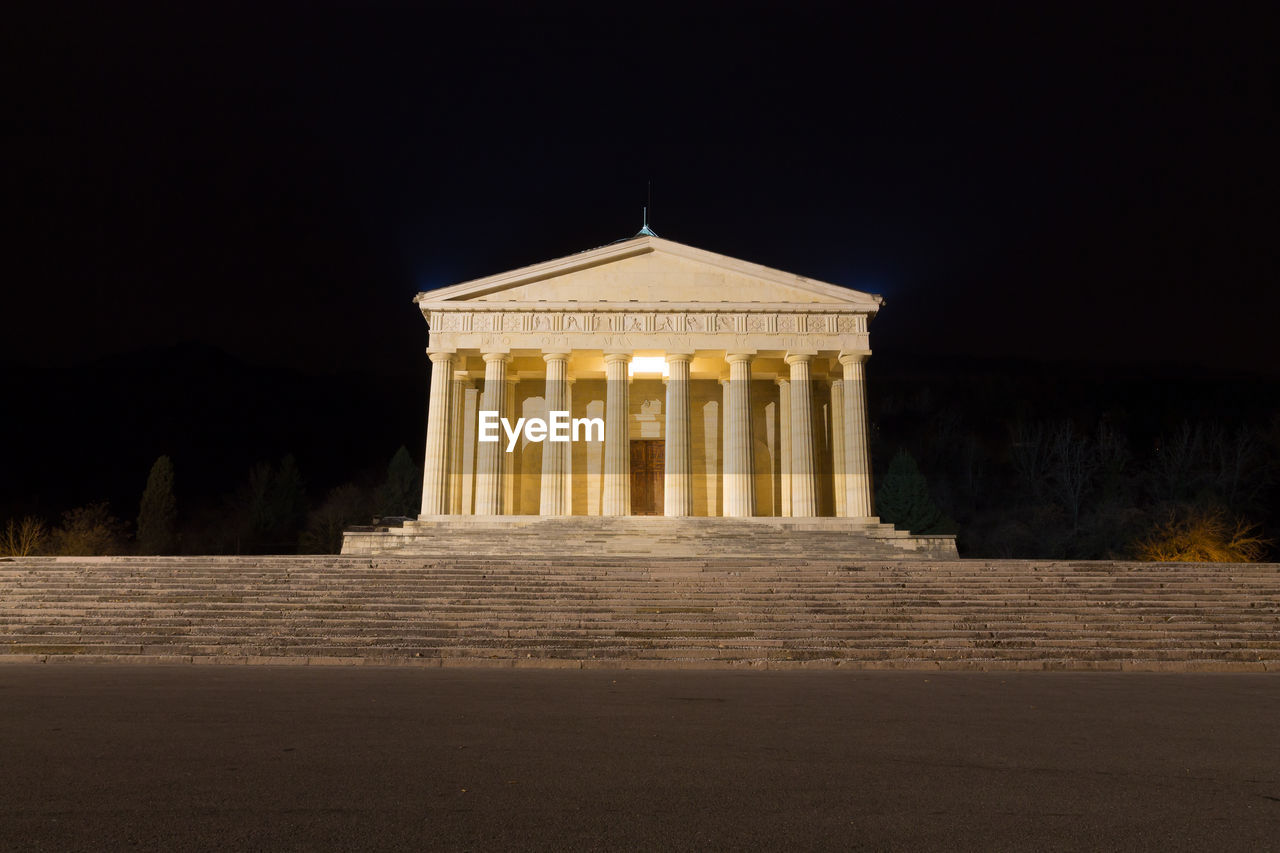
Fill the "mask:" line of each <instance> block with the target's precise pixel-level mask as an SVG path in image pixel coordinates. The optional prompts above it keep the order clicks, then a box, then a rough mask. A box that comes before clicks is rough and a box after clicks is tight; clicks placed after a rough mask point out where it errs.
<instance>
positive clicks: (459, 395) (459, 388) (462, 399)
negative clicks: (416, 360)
mask: <svg viewBox="0 0 1280 853" xmlns="http://www.w3.org/2000/svg"><path fill="white" fill-rule="evenodd" d="M459 361H461V359H459ZM469 387H471V378H470V377H468V376H467V373H466V371H463V370H458V371H454V374H453V388H452V389H450V391H449V500H448V507H449V509H448V512H449V514H450V515H461V514H462V481H463V478H464V477H465V472H464V467H463V444H462V439H463V436H464V435H466V425H465V424H464V423H463V422H462V417H463V413H464V411H465V409H466V402H467V400H466V397H467V389H468V388H469Z"/></svg>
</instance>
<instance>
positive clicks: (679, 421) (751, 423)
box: [417, 234, 882, 518]
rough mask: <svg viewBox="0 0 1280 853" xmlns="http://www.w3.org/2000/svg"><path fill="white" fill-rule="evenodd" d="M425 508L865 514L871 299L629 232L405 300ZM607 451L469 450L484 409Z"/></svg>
mask: <svg viewBox="0 0 1280 853" xmlns="http://www.w3.org/2000/svg"><path fill="white" fill-rule="evenodd" d="M417 302H418V305H419V307H420V309H421V310H422V313H423V315H424V317H425V318H426V320H427V322H428V325H429V328H430V346H429V348H428V354H429V357H430V359H431V368H432V379H431V391H430V397H429V400H428V418H427V421H428V423H427V441H426V459H425V462H424V466H423V468H424V479H423V500H422V514H423V516H426V517H436V516H446V515H476V516H506V515H525V516H536V515H541V516H566V515H581V516H586V515H603V516H626V515H666V516H671V517H686V516H724V517H734V518H748V517H757V516H781V517H794V518H804V517H819V516H829V517H831V516H834V517H849V518H870V517H871V513H872V512H873V502H872V492H871V488H872V483H871V478H870V474H869V467H868V464H867V460H868V459H869V454H868V451H867V421H866V415H865V411H866V399H865V398H866V394H865V388H864V385H863V381H862V377H863V368H862V365H863V362H864V361H865V360H866V358H867V357H868V356H870V354H871V350H870V347H869V343H868V333H867V326H868V322H869V320H870V318H871V317H873V316H874V315H875V313H876V311H877V310H878V309H879V307H880V305H881V304H882V300H881V299H880V298H879V297H877V296H873V295H870V294H865V293H860V292H857V291H851V290H847V289H845V288H841V287H837V286H835V285H829V284H823V283H820V282H815V281H812V280H809V279H804V278H802V277H799V276H794V275H791V274H789V273H783V272H779V271H777V270H771V269H768V268H766V267H760V266H758V265H755V264H749V263H745V262H742V261H737V260H734V259H732V258H726V257H724V256H721V255H714V254H712V253H709V252H703V251H701V250H698V249H693V248H691V247H688V246H683V245H681V244H679V243H672V242H670V241H666V240H661V239H659V238H657V237H654V236H652V235H647V234H642V235H640V236H637V237H636V238H634V239H632V240H628V241H622V242H619V243H615V244H612V245H610V246H605V247H602V248H600V249H595V250H592V251H590V252H583V253H580V254H578V255H573V256H570V257H568V258H563V259H560V260H556V261H551V262H549V263H546V264H538V265H535V266H532V267H526V268H524V269H522V270H516V271H513V272H511V273H505V274H501V275H498V276H492V277H489V278H486V279H481V280H478V281H475V282H469V283H467V284H462V285H456V286H454V287H449V288H445V289H443V290H437V291H432V292H428V293H423V294H420V295H419V296H418V298H417ZM558 411H563V412H568V413H569V416H570V417H571V418H573V419H587V420H599V421H603V425H604V430H603V431H604V438H603V441H599V440H595V441H591V440H578V441H570V442H560V441H550V440H537V437H536V436H535V437H530V436H529V435H527V434H521V436H520V437H519V439H518V440H517V441H516V444H515V446H514V447H512V449H511V450H510V451H508V449H507V445H508V441H507V437H506V436H505V435H504V436H502V439H501V440H500V441H498V442H489V441H479V440H478V439H479V436H480V431H479V430H478V429H477V421H478V419H479V417H480V413H481V412H496V413H497V415H498V417H500V418H506V419H508V420H509V421H510V422H511V423H513V424H514V423H516V422H517V421H518V419H520V418H525V419H533V418H540V419H542V420H544V421H545V420H547V419H548V418H549V413H551V412H558Z"/></svg>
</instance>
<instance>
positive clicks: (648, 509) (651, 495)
mask: <svg viewBox="0 0 1280 853" xmlns="http://www.w3.org/2000/svg"><path fill="white" fill-rule="evenodd" d="M665 458H666V444H665V442H662V441H653V440H644V441H633V442H631V514H632V515H662V472H663V460H664V459H665Z"/></svg>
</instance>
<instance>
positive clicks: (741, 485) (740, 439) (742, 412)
mask: <svg viewBox="0 0 1280 853" xmlns="http://www.w3.org/2000/svg"><path fill="white" fill-rule="evenodd" d="M751 358H752V356H751V354H750V353H741V352H734V353H729V354H727V355H726V360H727V361H728V362H729V385H728V396H729V401H728V405H727V406H726V407H725V442H724V443H725V448H724V471H725V475H724V514H725V515H726V516H730V517H733V518H746V517H748V516H752V515H755V506H756V501H755V496H756V488H755V487H756V483H755V465H754V458H753V457H754V450H755V448H754V445H753V442H752V440H751Z"/></svg>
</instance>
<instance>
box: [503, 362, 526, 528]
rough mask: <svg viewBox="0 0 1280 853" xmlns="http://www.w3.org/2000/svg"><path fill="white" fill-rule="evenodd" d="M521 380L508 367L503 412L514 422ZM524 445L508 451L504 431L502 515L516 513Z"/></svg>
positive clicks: (519, 413)
mask: <svg viewBox="0 0 1280 853" xmlns="http://www.w3.org/2000/svg"><path fill="white" fill-rule="evenodd" d="M519 382H520V375H519V374H518V373H517V372H516V371H515V370H513V369H511V368H507V384H506V389H507V399H506V409H505V410H504V411H503V414H504V415H505V416H506V418H507V419H508V420H510V421H511V423H512V424H514V423H515V422H516V420H517V419H518V418H519V417H520V415H521V412H520V411H519V409H518V408H517V404H516V385H517V384H518V383H519ZM523 449H524V448H523V447H522V446H521V443H520V441H519V440H517V441H516V446H515V447H514V448H513V449H512V451H511V452H510V453H508V452H507V434H506V432H505V431H504V432H503V433H502V513H501V514H502V515H515V514H516V474H517V473H518V472H519V470H520V459H521V452H522V451H523Z"/></svg>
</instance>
